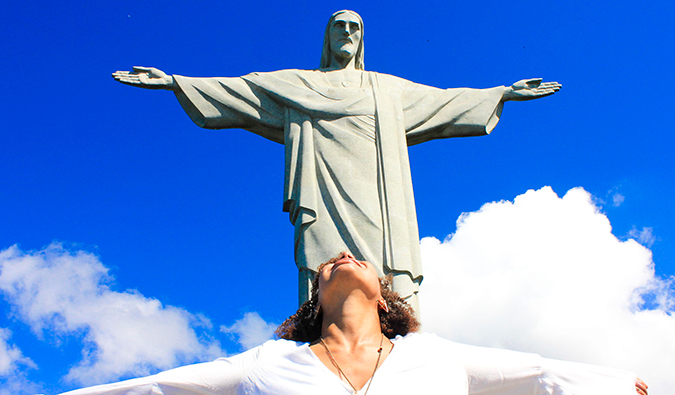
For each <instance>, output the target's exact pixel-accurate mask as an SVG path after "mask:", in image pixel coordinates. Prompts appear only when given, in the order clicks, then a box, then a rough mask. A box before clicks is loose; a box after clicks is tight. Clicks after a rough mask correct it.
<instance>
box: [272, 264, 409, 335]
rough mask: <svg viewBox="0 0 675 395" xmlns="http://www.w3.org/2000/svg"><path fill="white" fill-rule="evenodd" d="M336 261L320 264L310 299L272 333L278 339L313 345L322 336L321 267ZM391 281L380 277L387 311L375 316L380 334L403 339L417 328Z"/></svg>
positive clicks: (407, 307) (406, 304)
mask: <svg viewBox="0 0 675 395" xmlns="http://www.w3.org/2000/svg"><path fill="white" fill-rule="evenodd" d="M338 259H339V257H336V258H333V259H331V260H330V261H328V262H325V263H322V264H321V265H319V267H318V268H317V274H316V275H315V276H314V280H313V281H312V294H311V297H310V298H309V300H308V301H306V302H305V303H303V304H302V306H300V308H299V309H298V311H297V312H296V313H295V314H293V315H292V316H290V317H288V318H287V319H286V321H284V323H283V324H281V325H280V326H279V327H278V328H277V330H276V331H275V334H276V335H277V336H278V337H279V338H280V339H287V340H294V341H299V342H313V341H315V340H317V339H318V338H319V337H321V323H322V321H323V312H322V311H321V309H318V304H319V273H321V270H323V268H324V266H326V265H328V264H330V263H334V262H335V261H337V260H338ZM391 278H392V277H391V275H388V276H385V277H380V291H381V293H382V298H383V299H384V300H385V301H386V302H387V305H388V307H389V312H385V311H383V310H382V309H380V310H379V313H378V314H379V316H380V327H381V328H382V333H383V334H384V335H385V336H386V337H388V338H389V339H392V338H394V337H396V336H397V335H402V336H404V335H406V334H408V333H409V332H417V330H418V329H419V326H420V323H419V321H417V318H416V317H415V312H414V311H413V309H412V307H410V305H409V304H408V303H407V302H406V301H405V300H404V299H403V298H401V297H400V296H399V294H398V293H396V292H394V291H392V290H391Z"/></svg>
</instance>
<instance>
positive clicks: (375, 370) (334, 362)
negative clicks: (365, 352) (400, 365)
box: [319, 333, 384, 395]
mask: <svg viewBox="0 0 675 395" xmlns="http://www.w3.org/2000/svg"><path fill="white" fill-rule="evenodd" d="M319 341H320V342H321V345H322V346H323V348H325V349H326V353H327V354H328V358H329V359H330V362H331V363H332V364H333V366H335V368H336V369H337V370H338V372H340V374H341V375H342V377H344V378H345V380H347V383H349V385H350V386H351V387H352V389H353V390H354V393H353V394H352V395H356V394H358V393H359V390H358V389H357V388H356V387H355V386H354V384H352V382H351V381H349V377H347V375H346V374H345V372H343V371H342V369H341V368H340V365H338V363H337V361H336V360H335V358H334V357H333V354H332V353H331V352H330V349H328V346H327V345H326V343H324V341H323V337H320V338H319ZM383 341H384V333H383V334H382V338H381V339H380V348H379V349H378V350H377V362H375V369H374V370H373V374H371V375H370V381H368V387H366V392H364V393H363V395H366V394H367V393H368V390H369V389H370V385H371V384H372V383H373V377H375V372H377V368H378V366H379V365H380V358H381V357H382V342H383Z"/></svg>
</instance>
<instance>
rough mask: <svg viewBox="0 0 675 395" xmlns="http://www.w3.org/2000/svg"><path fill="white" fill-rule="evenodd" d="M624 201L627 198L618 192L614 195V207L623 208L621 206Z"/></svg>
mask: <svg viewBox="0 0 675 395" xmlns="http://www.w3.org/2000/svg"><path fill="white" fill-rule="evenodd" d="M624 200H626V198H625V197H624V196H623V195H622V194H620V193H618V192H616V193H614V194H613V195H612V205H613V206H614V207H619V206H621V204H622V203H623V202H624Z"/></svg>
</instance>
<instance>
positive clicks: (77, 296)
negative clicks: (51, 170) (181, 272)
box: [0, 243, 222, 385]
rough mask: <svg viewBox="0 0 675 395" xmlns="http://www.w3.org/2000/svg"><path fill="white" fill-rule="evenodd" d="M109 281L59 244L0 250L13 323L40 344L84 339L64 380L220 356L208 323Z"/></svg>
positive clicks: (89, 257) (83, 380)
mask: <svg viewBox="0 0 675 395" xmlns="http://www.w3.org/2000/svg"><path fill="white" fill-rule="evenodd" d="M111 281H112V279H111V278H110V276H109V275H108V270H107V268H106V267H105V266H103V264H102V263H101V262H100V261H99V259H98V258H97V257H96V256H95V255H93V254H91V253H88V252H85V251H68V250H66V249H64V248H63V247H62V246H61V245H60V244H56V243H55V244H52V245H50V246H48V247H46V248H45V249H43V250H41V251H30V252H24V251H21V250H20V249H19V248H18V247H17V246H12V247H10V248H7V249H5V250H3V251H0V292H2V293H4V295H5V296H6V298H7V300H8V301H9V303H10V305H11V306H12V312H13V315H14V317H15V318H17V319H19V320H21V321H23V322H24V323H26V324H27V325H29V326H30V328H31V329H32V331H33V332H34V333H35V334H36V335H37V336H38V337H41V338H44V337H45V334H48V335H50V336H55V337H57V338H58V337H59V336H66V335H68V336H72V335H81V336H83V338H84V344H85V347H84V349H83V350H82V360H81V361H80V362H79V363H78V364H77V365H76V366H74V367H73V368H71V370H70V371H69V372H68V375H67V377H66V379H68V380H70V381H73V382H76V383H79V384H83V385H88V384H94V383H101V382H105V381H110V380H114V379H118V378H119V377H121V376H126V375H135V376H137V375H146V374H149V373H151V372H152V371H155V370H158V369H168V368H171V367H174V366H176V365H179V364H181V363H186V362H193V361H197V360H208V359H213V358H215V357H216V356H220V355H222V351H221V350H220V346H219V344H218V342H216V341H213V340H212V339H210V338H208V336H206V334H205V333H206V330H208V329H210V323H209V322H208V320H206V319H205V318H203V317H200V316H197V315H194V314H191V313H189V312H187V311H186V310H184V309H181V308H178V307H173V306H163V305H162V304H161V303H160V302H159V301H157V300H156V299H151V298H147V297H145V296H143V295H141V294H140V293H138V292H136V291H133V290H131V291H130V290H127V291H125V292H116V291H114V290H112V289H111ZM13 355H14V358H15V360H16V355H17V354H16V351H14V354H13Z"/></svg>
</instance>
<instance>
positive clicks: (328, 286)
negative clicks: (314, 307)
mask: <svg viewBox="0 0 675 395" xmlns="http://www.w3.org/2000/svg"><path fill="white" fill-rule="evenodd" d="M355 290H356V291H358V292H361V293H363V295H364V296H365V297H366V298H367V299H372V300H378V299H380V298H381V297H382V295H381V293H380V279H379V278H378V275H377V271H376V270H375V267H374V266H373V265H372V264H371V263H370V262H366V261H359V260H357V259H356V258H355V257H354V255H352V254H351V253H349V252H343V253H342V254H340V256H338V259H337V260H336V261H335V262H331V263H328V264H326V265H325V266H323V268H322V270H321V273H320V274H319V304H321V305H322V306H325V303H330V302H331V301H334V300H343V299H344V298H343V296H345V295H346V294H349V293H351V292H353V291H355Z"/></svg>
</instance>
